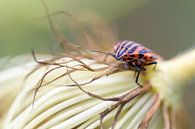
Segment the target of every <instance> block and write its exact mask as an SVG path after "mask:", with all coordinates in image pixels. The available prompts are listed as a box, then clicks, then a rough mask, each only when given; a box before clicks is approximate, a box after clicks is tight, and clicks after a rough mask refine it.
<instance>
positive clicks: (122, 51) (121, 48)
mask: <svg viewBox="0 0 195 129" xmlns="http://www.w3.org/2000/svg"><path fill="white" fill-rule="evenodd" d="M113 56H114V58H115V59H116V60H118V61H123V62H125V63H127V64H128V65H130V66H131V67H132V68H133V69H134V70H135V71H136V72H137V76H136V80H135V82H136V83H137V84H138V85H139V86H142V85H141V84H139V82H138V79H139V75H140V72H141V71H146V68H145V67H144V66H147V65H153V64H154V65H156V64H157V61H158V60H159V59H160V57H159V56H158V54H156V53H154V52H153V51H151V50H150V49H148V48H146V47H144V46H143V45H141V44H139V43H136V42H134V41H129V40H124V41H120V42H118V43H117V44H116V45H115V46H114V54H113Z"/></svg>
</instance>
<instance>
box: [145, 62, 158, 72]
mask: <svg viewBox="0 0 195 129" xmlns="http://www.w3.org/2000/svg"><path fill="white" fill-rule="evenodd" d="M157 63H158V62H157V61H153V62H151V63H149V64H147V65H153V64H154V67H153V70H155V69H156V65H157Z"/></svg>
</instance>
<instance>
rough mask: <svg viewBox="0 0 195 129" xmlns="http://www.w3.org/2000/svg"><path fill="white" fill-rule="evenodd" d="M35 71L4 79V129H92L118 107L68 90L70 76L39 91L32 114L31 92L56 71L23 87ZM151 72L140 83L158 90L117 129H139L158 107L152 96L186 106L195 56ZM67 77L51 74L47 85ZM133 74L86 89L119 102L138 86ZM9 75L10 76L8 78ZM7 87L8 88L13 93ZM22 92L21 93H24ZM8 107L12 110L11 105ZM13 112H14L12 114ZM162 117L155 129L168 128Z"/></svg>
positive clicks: (137, 103) (131, 107) (85, 75)
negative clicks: (183, 102) (184, 99)
mask: <svg viewBox="0 0 195 129" xmlns="http://www.w3.org/2000/svg"><path fill="white" fill-rule="evenodd" d="M62 60H67V58H64V59H61V60H58V61H59V62H60V61H62ZM83 61H84V62H85V63H87V64H89V63H91V62H93V61H92V60H88V59H85V60H83ZM76 64H77V62H72V63H69V64H68V66H73V67H74V66H75V65H76ZM34 65H35V63H29V64H26V65H21V66H18V67H16V68H9V69H8V70H6V71H4V72H2V73H1V74H0V84H1V87H0V88H1V96H0V102H1V104H5V106H6V108H1V110H0V111H1V125H2V128H4V129H12V128H17V129H34V128H36V129H37V128H38V129H45V128H52V129H62V128H65V129H68V128H73V127H77V128H79V129H93V128H97V127H99V115H98V114H99V113H100V112H101V111H103V110H104V109H106V108H108V107H109V106H110V105H111V104H113V103H114V102H109V101H101V100H98V99H94V98H92V97H89V96H88V95H86V94H84V93H83V92H81V91H80V90H79V89H78V88H77V87H66V85H68V84H72V81H71V80H70V78H69V77H68V76H64V77H63V78H60V79H59V80H57V81H54V82H52V83H50V84H48V85H46V86H43V87H42V88H41V89H40V90H39V92H38V95H37V97H36V100H35V103H34V107H33V108H32V96H33V93H30V92H29V91H30V90H31V89H32V88H34V87H35V86H36V85H37V82H38V81H39V79H40V78H41V77H42V76H43V74H44V73H45V71H46V70H48V69H52V68H53V67H55V66H49V67H42V68H40V69H38V70H36V72H34V73H32V74H31V75H30V76H29V78H28V79H27V80H25V81H24V77H25V76H26V74H27V73H28V72H30V71H31V70H32V69H33V68H34ZM24 66H28V67H24ZM91 66H92V67H93V68H100V67H105V65H104V64H93V65H91ZM75 67H76V66H75ZM148 69H149V70H148V72H147V73H146V75H144V76H141V78H140V83H143V82H145V81H149V82H150V83H151V85H152V87H153V89H152V92H149V93H146V94H144V95H142V96H140V97H137V98H136V99H133V101H131V102H129V103H128V104H127V105H126V106H125V107H124V109H123V110H122V113H121V115H120V117H119V120H118V122H117V124H116V127H115V128H116V129H127V128H128V129H136V128H138V126H139V124H140V122H141V120H142V119H143V116H144V115H145V114H146V113H147V112H148V110H149V108H150V106H151V104H152V102H153V93H159V95H160V98H161V100H162V101H163V102H164V103H165V104H166V105H167V106H169V107H171V108H172V109H173V110H177V109H176V106H179V105H180V104H181V100H180V97H181V95H182V88H183V87H184V86H185V85H186V83H187V82H188V81H190V80H192V78H193V77H194V76H195V50H191V51H189V52H187V53H185V54H183V55H180V56H178V57H176V58H174V59H171V60H169V61H161V62H159V63H158V65H157V68H156V70H155V71H153V70H152V68H151V69H150V68H148ZM65 71H66V68H60V69H58V70H56V71H55V72H51V73H50V74H49V75H48V76H47V77H46V78H45V79H44V82H47V81H48V80H51V79H52V78H55V77H57V76H59V75H61V74H63V73H64V72H65ZM98 74H101V72H90V71H77V72H73V73H71V76H72V77H73V78H74V79H75V80H77V81H78V82H79V83H82V82H86V81H89V80H90V79H91V78H92V77H94V76H96V75H98ZM133 74H134V73H133V72H132V71H125V72H120V73H116V74H113V75H110V76H107V77H102V78H100V79H98V80H96V81H94V82H92V83H90V84H88V85H86V86H84V89H85V90H87V91H90V92H92V93H95V94H98V95H100V96H103V97H108V96H109V97H110V96H117V95H120V94H123V93H125V92H127V91H129V90H130V89H132V88H133V87H136V86H137V85H136V83H135V80H134V78H133ZM4 75H10V76H8V77H7V78H6V77H5V76H4ZM20 79H21V80H20ZM8 82H9V83H8ZM22 84H23V85H22ZM5 87H9V88H10V90H7V88H5ZM21 87H22V89H20V88H21ZM16 94H17V97H16V99H15V101H14V102H13V103H12V105H11V106H10V103H11V102H12V101H10V100H13V97H14V96H16ZM5 98H6V99H5ZM7 102H8V104H6V103H7ZM8 108H10V109H9V111H8V112H7V109H8ZM6 112H7V113H6ZM114 115H115V112H112V113H110V114H109V115H108V116H107V117H106V118H105V119H104V122H103V124H104V127H105V128H109V126H110V123H111V122H112V121H113V117H114ZM161 115H162V114H161V113H160V110H157V112H156V113H155V116H154V119H152V121H151V124H150V126H149V128H150V129H156V128H158V129H161V128H163V120H162V116H161ZM2 116H4V117H2ZM79 125H80V126H79Z"/></svg>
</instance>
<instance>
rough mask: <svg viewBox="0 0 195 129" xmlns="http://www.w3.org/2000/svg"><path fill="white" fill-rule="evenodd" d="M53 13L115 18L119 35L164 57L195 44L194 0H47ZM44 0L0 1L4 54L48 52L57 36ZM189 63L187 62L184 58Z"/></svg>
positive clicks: (190, 99)
mask: <svg viewBox="0 0 195 129" xmlns="http://www.w3.org/2000/svg"><path fill="white" fill-rule="evenodd" d="M45 2H46V3H47V5H48V7H49V9H50V12H54V11H61V10H65V11H67V12H70V13H73V14H75V13H80V12H82V11H83V12H85V11H93V12H96V13H98V14H99V15H101V16H103V17H104V18H105V19H107V20H109V21H112V22H114V23H115V25H116V28H117V33H118V34H117V36H118V39H119V40H122V39H130V40H134V41H137V42H140V43H142V44H144V45H145V46H147V47H149V48H151V49H153V50H155V51H156V52H158V53H159V54H160V55H162V56H163V57H164V58H165V59H169V58H171V57H173V56H175V55H177V54H179V53H182V52H183V51H187V50H189V49H191V48H192V47H195V1H194V0H185V1H184V0H120V1H119V0H112V1H111V0H55V1H54V0H45ZM44 15H45V12H44V8H43V5H42V3H41V1H40V0H31V1H26V0H0V57H7V56H16V55H21V54H30V50H31V49H34V50H36V51H37V52H38V53H50V52H51V50H52V49H53V48H54V47H55V45H56V43H55V41H54V36H53V34H52V32H51V30H50V28H49V25H48V22H47V20H46V19H44V18H43V19H42V18H41V19H40V17H42V16H44ZM184 63H185V62H184ZM194 84H195V81H194V82H191V83H189V84H187V85H189V86H188V87H187V89H186V90H185V95H184V103H185V104H184V105H186V108H187V111H188V114H189V120H190V124H191V127H192V128H193V127H195V110H194V109H195V101H194V98H195V95H194V91H195V85H194Z"/></svg>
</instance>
